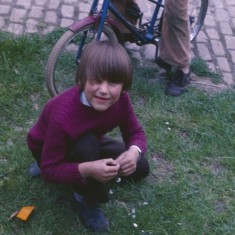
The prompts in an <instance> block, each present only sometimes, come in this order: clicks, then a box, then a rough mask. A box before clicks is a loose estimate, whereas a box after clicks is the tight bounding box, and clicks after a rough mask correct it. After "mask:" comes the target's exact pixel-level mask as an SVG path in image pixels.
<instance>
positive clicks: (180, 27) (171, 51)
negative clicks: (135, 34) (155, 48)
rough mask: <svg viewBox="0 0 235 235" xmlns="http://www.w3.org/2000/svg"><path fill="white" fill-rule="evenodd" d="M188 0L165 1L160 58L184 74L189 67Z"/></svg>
mask: <svg viewBox="0 0 235 235" xmlns="http://www.w3.org/2000/svg"><path fill="white" fill-rule="evenodd" d="M187 9H188V0H165V8H164V15H163V26H162V39H161V45H160V57H161V58H162V59H163V60H164V61H165V62H167V63H169V64H171V65H174V66H177V67H179V68H180V69H182V71H183V72H184V73H188V72H189V66H190V53H191V49H190V35H189V19H188V13H187Z"/></svg>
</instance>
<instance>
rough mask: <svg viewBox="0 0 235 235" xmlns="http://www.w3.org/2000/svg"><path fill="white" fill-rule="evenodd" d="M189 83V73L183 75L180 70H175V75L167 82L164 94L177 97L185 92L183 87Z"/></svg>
mask: <svg viewBox="0 0 235 235" xmlns="http://www.w3.org/2000/svg"><path fill="white" fill-rule="evenodd" d="M189 83H190V72H189V73H187V74H185V73H183V71H182V70H180V69H177V70H176V72H175V75H174V76H173V77H172V78H171V79H170V80H169V82H168V84H167V86H166V89H165V94H166V95H171V96H179V95H181V94H183V93H184V92H185V90H186V89H185V87H186V86H187V85H188V84H189Z"/></svg>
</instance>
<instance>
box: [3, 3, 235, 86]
mask: <svg viewBox="0 0 235 235" xmlns="http://www.w3.org/2000/svg"><path fill="white" fill-rule="evenodd" d="M90 2H91V0H0V30H2V31H8V32H12V33H14V34H26V33H27V34H28V33H39V34H42V35H43V34H46V33H48V32H50V31H52V30H54V29H55V28H57V27H67V26H69V25H70V24H72V23H73V22H74V21H75V20H77V19H82V18H84V17H85V16H87V12H88V10H89V8H90ZM139 4H140V6H141V9H142V11H143V12H144V13H145V14H150V12H151V11H149V3H148V1H147V0H144V1H143V0H142V1H140V0H139ZM130 48H131V49H132V50H133V53H135V54H136V56H137V57H139V58H143V57H144V59H146V60H147V59H150V60H152V59H153V58H154V54H153V53H154V50H153V49H152V47H151V46H147V47H141V48H140V47H137V46H134V45H131V46H130ZM193 54H194V55H196V56H200V57H202V58H203V59H204V60H205V61H206V62H207V64H208V65H209V68H210V69H211V70H212V71H216V72H218V71H220V72H222V74H223V79H224V82H225V84H226V85H229V86H230V85H234V84H235V1H234V0H220V1H218V0H209V7H208V12H207V16H206V19H205V23H204V26H203V28H202V30H201V31H200V33H199V35H198V36H197V39H196V40H195V42H194V43H193Z"/></svg>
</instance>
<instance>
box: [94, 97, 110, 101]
mask: <svg viewBox="0 0 235 235" xmlns="http://www.w3.org/2000/svg"><path fill="white" fill-rule="evenodd" d="M95 98H96V99H97V100H99V101H108V100H109V98H107V97H101V96H95Z"/></svg>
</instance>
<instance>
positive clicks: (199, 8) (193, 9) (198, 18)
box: [188, 0, 208, 42]
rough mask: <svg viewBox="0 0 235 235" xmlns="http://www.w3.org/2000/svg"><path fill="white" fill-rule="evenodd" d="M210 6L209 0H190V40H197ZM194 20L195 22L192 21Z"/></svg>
mask: <svg viewBox="0 0 235 235" xmlns="http://www.w3.org/2000/svg"><path fill="white" fill-rule="evenodd" d="M207 8H208V0H188V14H189V18H190V19H189V20H190V41H191V42H192V41H193V40H195V38H196V36H197V35H198V33H199V31H200V30H201V28H202V26H203V23H204V20H205V17H206V13H207ZM192 20H194V22H192Z"/></svg>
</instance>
